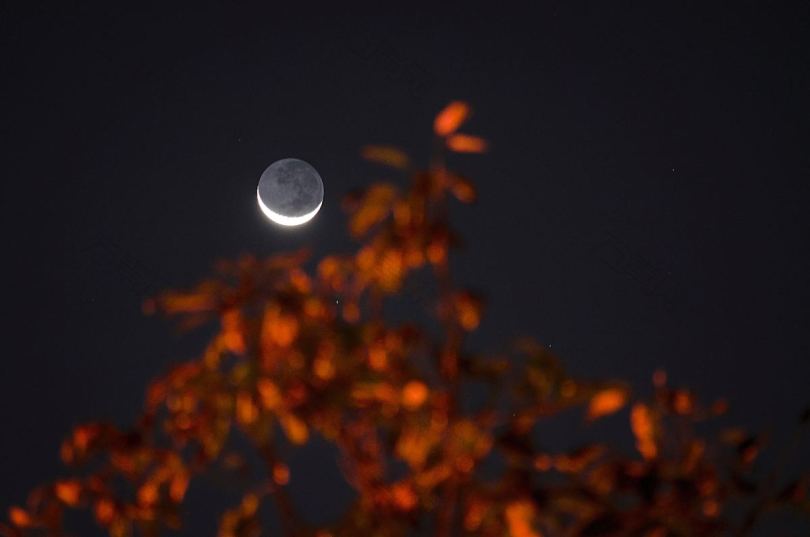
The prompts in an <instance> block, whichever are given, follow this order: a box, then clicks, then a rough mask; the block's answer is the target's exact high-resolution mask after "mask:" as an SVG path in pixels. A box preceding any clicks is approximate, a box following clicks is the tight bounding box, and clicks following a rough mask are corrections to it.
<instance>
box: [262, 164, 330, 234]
mask: <svg viewBox="0 0 810 537" xmlns="http://www.w3.org/2000/svg"><path fill="white" fill-rule="evenodd" d="M256 199H257V200H258V202H259V208H260V209H261V210H262V212H263V213H264V215H265V216H267V218H269V219H270V220H272V221H273V222H275V223H277V224H281V225H282V226H300V225H301V224H305V223H307V222H309V221H310V220H312V218H313V217H314V216H315V215H316V214H318V211H320V210H321V205H323V180H321V176H320V175H318V172H317V171H316V170H315V168H313V167H312V166H311V165H310V164H308V163H307V162H304V161H303V160H299V159H297V158H285V159H281V160H277V161H276V162H274V163H272V164H271V165H270V166H268V167H267V169H266V170H264V172H263V173H262V176H261V178H259V186H258V187H257V188H256Z"/></svg>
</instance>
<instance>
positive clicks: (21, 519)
mask: <svg viewBox="0 0 810 537" xmlns="http://www.w3.org/2000/svg"><path fill="white" fill-rule="evenodd" d="M8 517H9V519H10V520H11V522H12V524H14V525H15V526H17V527H18V528H27V527H29V526H31V524H33V520H32V519H31V515H29V514H28V512H27V511H25V509H22V508H20V507H17V506H16V505H15V506H13V507H11V508H10V509H9V510H8Z"/></svg>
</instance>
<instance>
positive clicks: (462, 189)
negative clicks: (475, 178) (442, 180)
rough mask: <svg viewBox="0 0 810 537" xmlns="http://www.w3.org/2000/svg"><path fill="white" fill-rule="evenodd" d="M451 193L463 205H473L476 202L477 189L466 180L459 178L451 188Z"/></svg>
mask: <svg viewBox="0 0 810 537" xmlns="http://www.w3.org/2000/svg"><path fill="white" fill-rule="evenodd" d="M450 191H451V192H452V193H453V195H454V196H455V197H456V199H458V200H459V201H460V202H462V203H472V202H474V201H475V197H476V193H475V187H474V186H473V185H472V183H471V182H469V181H468V180H466V179H462V178H460V177H457V178H456V179H455V180H454V181H453V183H452V184H451V186H450Z"/></svg>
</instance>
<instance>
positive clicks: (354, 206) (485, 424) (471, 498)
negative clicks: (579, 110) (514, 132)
mask: <svg viewBox="0 0 810 537" xmlns="http://www.w3.org/2000/svg"><path fill="white" fill-rule="evenodd" d="M469 113H470V111H469V108H468V106H467V105H466V104H465V103H462V102H453V103H451V104H450V105H448V106H447V107H446V108H445V109H444V110H443V111H441V112H440V113H439V115H438V116H437V117H436V120H435V124H434V132H435V138H436V152H435V155H434V157H433V160H432V162H431V163H430V165H429V167H428V168H427V169H424V170H422V169H417V168H414V167H413V165H412V163H411V161H410V159H409V157H408V156H407V155H406V154H405V153H404V152H402V151H401V150H399V149H397V148H393V147H387V146H369V147H366V148H364V149H363V156H364V157H365V158H366V159H369V160H371V161H376V162H378V163H382V164H384V165H387V166H390V167H393V168H395V169H397V170H399V171H401V172H402V174H403V175H404V176H406V177H408V178H409V182H408V183H407V186H405V187H401V186H396V185H394V184H390V183H380V184H375V185H373V186H371V187H369V188H366V189H363V190H362V191H358V192H355V193H353V194H351V195H349V196H348V197H347V198H346V202H345V207H346V210H347V212H348V214H349V222H348V227H349V231H350V233H351V235H352V236H353V237H355V238H356V239H358V240H359V248H358V250H357V251H356V253H354V254H351V255H331V256H328V257H325V258H323V259H321V260H320V261H319V262H318V263H317V269H316V270H314V271H312V273H309V272H307V270H305V265H306V263H307V261H308V255H307V254H306V252H296V253H291V254H283V255H276V256H273V257H270V258H268V259H263V260H259V259H255V258H253V257H243V258H241V259H238V260H236V261H233V262H222V263H221V264H219V266H217V267H216V274H215V275H214V276H213V277H211V278H209V279H207V280H205V281H202V282H201V283H200V284H198V285H197V286H196V287H194V288H193V289H191V290H189V291H186V292H167V293H165V294H162V295H160V296H158V297H156V298H154V299H152V300H149V301H147V303H146V304H145V309H146V310H147V312H150V313H162V314H165V315H167V316H171V317H173V318H176V319H178V321H179V323H180V325H181V326H182V327H184V328H193V327H198V326H201V325H205V324H209V325H210V324H214V323H215V324H216V326H217V329H216V333H215V335H214V336H213V337H212V339H211V340H210V343H209V344H208V345H207V347H206V348H205V350H204V352H202V355H201V356H200V357H199V358H198V359H195V360H192V361H189V362H186V363H183V364H181V365H179V366H177V367H175V368H174V369H172V370H171V371H170V372H168V374H166V375H165V376H162V377H160V378H158V379H157V380H155V381H154V382H153V383H152V384H151V385H150V386H149V387H148V390H147V392H146V401H145V405H144V410H143V413H142V415H141V417H140V419H139V420H138V421H137V423H136V424H135V425H134V426H133V427H132V428H131V429H128V430H120V429H119V428H116V427H114V426H112V425H107V424H103V423H89V424H86V425H82V426H79V427H77V428H76V429H75V430H74V431H73V432H72V433H71V434H70V435H69V436H68V438H67V439H66V440H65V441H64V443H63V444H62V447H61V457H62V459H63V461H64V462H65V464H66V465H68V466H69V467H70V469H71V471H72V472H73V473H72V477H69V478H64V479H59V480H57V481H55V482H54V483H51V484H47V485H44V486H41V487H39V488H37V489H36V490H34V491H33V492H32V493H31V494H30V496H29V498H28V501H27V503H26V504H25V505H24V506H15V507H11V509H10V510H9V513H8V518H9V520H8V522H7V523H6V524H4V525H2V526H0V534H3V535H6V536H9V537H17V536H24V535H39V534H42V535H62V534H63V533H64V531H66V530H64V528H63V513H64V511H65V510H66V509H89V510H91V511H92V513H93V516H94V518H95V520H96V521H97V522H98V524H99V525H101V526H102V527H104V528H106V529H107V531H108V532H109V534H110V535H111V536H114V537H124V536H128V535H132V534H134V533H139V534H142V535H147V536H152V535H159V534H161V533H162V532H163V530H165V529H167V528H171V529H177V528H180V527H182V526H181V525H182V520H181V517H180V509H179V507H180V505H181V504H182V502H183V500H184V497H185V495H186V490H187V488H188V487H189V486H194V482H195V478H197V477H198V476H200V475H203V474H205V473H209V472H213V471H215V470H216V469H218V468H221V467H225V466H228V465H229V464H232V463H233V461H235V460H237V461H238V460H239V459H238V456H239V455H240V454H239V453H238V452H236V453H235V452H234V448H233V447H232V443H231V442H230V440H232V439H233V438H234V437H235V436H239V437H241V438H242V439H246V440H247V444H249V446H250V450H251V451H252V453H253V455H254V456H255V455H258V457H260V459H261V460H262V461H263V464H264V465H265V467H266V468H265V471H263V472H262V473H261V477H260V478H258V479H256V481H255V482H253V483H250V484H249V485H247V486H246V487H245V490H244V496H243V498H242V500H241V502H240V503H239V504H238V505H235V506H231V507H229V508H226V509H225V510H224V512H223V513H222V515H221V517H220V526H219V530H218V535H219V536H220V537H236V536H240V537H243V536H254V535H259V534H260V533H261V528H262V522H261V521H260V519H259V507H260V505H261V504H263V503H265V502H267V503H271V504H272V505H274V507H275V510H276V511H277V513H278V517H279V519H280V520H281V524H282V528H283V533H284V535H289V536H299V535H310V536H319V537H326V536H335V537H337V536H351V537H357V536H372V535H379V536H398V535H408V534H430V535H438V536H455V535H492V536H511V537H537V536H594V535H634V536H635V535H638V536H647V537H663V536H667V535H682V536H694V535H746V534H748V533H750V531H752V529H753V528H754V527H755V525H756V524H757V523H758V522H759V521H760V519H761V518H762V517H763V515H764V514H766V513H768V512H770V511H772V510H774V509H795V510H797V511H798V512H804V513H805V514H806V513H808V512H810V501H809V500H808V497H807V487H808V478H807V477H806V476H805V477H802V478H794V479H791V478H790V476H781V475H765V477H761V472H756V471H754V468H755V461H756V460H757V458H758V455H759V453H760V449H761V447H762V445H763V440H762V438H761V437H759V436H756V435H751V434H747V433H745V432H743V431H741V430H737V429H733V430H723V431H721V432H719V433H717V434H714V433H712V434H706V433H702V432H701V431H702V430H704V429H705V428H703V427H702V423H703V422H707V421H710V420H712V419H714V418H715V417H717V416H719V415H721V414H723V413H724V412H725V411H726V405H725V404H724V403H723V402H722V401H718V402H713V403H710V404H705V403H702V402H701V401H699V400H698V399H697V398H696V397H695V395H694V394H693V393H692V392H690V391H688V390H684V389H678V388H674V387H671V386H670V385H668V383H667V378H666V375H665V374H664V373H663V372H657V373H655V375H654V376H653V395H652V396H651V397H650V398H646V399H645V398H639V397H636V396H634V395H633V394H632V393H631V392H630V390H629V388H628V387H627V385H626V384H624V383H621V382H615V381H593V380H588V379H581V378H575V377H574V376H571V375H569V374H568V373H566V371H565V370H564V369H563V366H562V364H561V363H560V361H559V360H558V359H557V357H556V356H554V355H553V354H552V353H551V352H550V351H549V350H548V348H546V347H545V346H542V345H540V344H537V343H535V342H533V341H531V340H524V341H520V342H518V343H517V344H516V345H514V347H513V348H511V349H509V350H508V351H505V352H503V353H502V354H500V355H498V356H487V355H482V354H478V353H476V352H474V351H473V350H471V349H469V348H467V346H466V345H465V338H466V336H467V335H468V334H469V333H470V332H472V331H474V330H476V328H477V326H478V324H479V321H480V319H481V315H482V308H483V301H482V298H481V296H479V295H478V294H477V293H475V292H473V291H472V290H469V289H464V288H462V287H459V286H458V285H457V284H456V283H455V282H454V281H453V279H452V276H451V270H450V262H449V253H450V252H451V250H452V249H453V247H454V246H455V245H457V244H458V242H459V240H458V235H457V233H456V232H455V231H454V230H453V228H452V227H451V225H450V222H449V221H448V210H447V208H448V204H450V203H455V202H456V201H459V202H462V203H470V202H472V201H474V199H475V189H474V187H473V185H472V183H471V182H470V181H469V180H468V179H467V178H465V177H462V176H461V175H459V174H457V173H454V172H452V171H451V170H449V169H448V168H447V166H446V165H445V157H446V155H447V154H448V152H456V153H464V152H483V151H485V149H486V143H485V141H484V140H482V139H481V138H478V137H475V136H471V135H468V134H461V133H459V132H458V128H459V127H460V126H461V125H462V124H463V123H464V122H465V120H466V119H467V118H468V116H469ZM417 272H418V273H421V274H423V275H429V276H430V278H431V282H432V283H431V284H429V285H428V284H426V289H427V288H430V289H431V292H432V293H433V297H432V298H431V299H430V300H426V301H425V303H424V305H425V306H426V309H427V310H428V314H429V316H427V317H426V319H423V320H422V322H421V323H419V322H416V320H414V321H413V322H408V323H398V324H393V323H391V322H389V321H387V320H386V315H385V304H386V303H387V302H388V301H390V300H395V299H396V298H397V297H399V296H401V295H402V294H403V293H407V292H406V291H404V290H403V286H404V285H405V283H406V281H407V280H408V278H410V277H413V276H414V274H415V273H417ZM422 277H424V276H422ZM433 291H435V292H433ZM472 383H476V384H477V385H479V386H484V387H485V389H482V390H478V392H476V395H471V394H470V392H469V386H470V385H471V384H472ZM468 401H477V403H476V404H474V405H472V406H473V407H474V408H473V409H470V408H467V407H469V406H470V405H465V404H462V403H464V402H468ZM571 411H573V412H575V413H577V415H579V416H584V420H585V422H586V423H590V422H594V421H596V420H600V419H602V418H604V417H605V416H608V415H611V414H615V413H618V412H620V411H622V412H624V411H627V414H628V415H629V430H628V433H627V434H628V437H630V436H632V438H633V439H634V441H635V446H636V452H634V453H623V452H622V451H621V450H620V449H616V448H611V447H610V446H608V445H605V444H604V443H599V442H594V443H589V444H585V445H581V446H578V447H574V448H572V449H571V450H570V451H561V452H549V451H548V450H546V449H545V448H543V447H542V445H541V442H539V441H538V440H537V433H538V431H540V432H541V434H542V430H543V428H544V427H545V426H546V423H547V422H548V421H549V419H550V418H552V417H554V416H557V415H559V414H562V413H566V414H570V412H571ZM808 418H809V414H808V412H805V414H804V415H803V416H802V417H801V419H800V420H799V424H798V426H799V427H801V426H803V425H805V424H806V423H807V422H808V421H810V420H809V419H808ZM614 419H616V418H614ZM714 429H715V430H716V429H717V428H714ZM709 430H712V428H711V427H710V428H709ZM313 434H317V435H319V436H321V437H323V438H325V439H326V440H328V441H329V442H331V443H333V444H334V445H335V446H336V447H337V448H338V449H339V452H340V454H341V457H340V460H339V461H335V462H336V464H339V465H340V468H341V469H342V471H343V473H344V475H345V478H346V480H347V481H348V482H349V483H350V484H351V486H352V487H353V488H354V490H355V491H356V497H355V499H354V501H353V503H352V504H351V507H350V508H349V509H348V510H347V511H346V512H345V513H344V514H343V516H342V517H341V518H340V520H338V521H337V522H335V523H334V524H332V525H330V526H329V527H317V526H315V525H314V524H312V523H311V522H310V521H308V520H307V517H306V513H304V512H301V511H300V510H299V506H297V505H295V503H294V502H293V501H292V500H291V499H290V497H289V496H288V493H287V491H286V485H287V483H288V482H289V481H290V479H295V475H292V476H291V475H290V470H289V467H288V466H287V463H286V462H285V460H283V458H282V457H281V456H280V455H279V453H281V452H282V450H281V449H280V446H284V447H285V449H286V448H287V447H289V446H294V447H295V446H302V445H304V444H306V443H307V442H309V441H310V440H311V437H312V435H313ZM242 445H245V443H244V442H243V443H242ZM212 532H213V530H212Z"/></svg>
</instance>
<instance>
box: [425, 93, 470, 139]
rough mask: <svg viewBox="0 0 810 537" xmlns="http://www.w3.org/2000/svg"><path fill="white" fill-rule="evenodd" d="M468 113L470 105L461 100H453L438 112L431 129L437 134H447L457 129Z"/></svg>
mask: <svg viewBox="0 0 810 537" xmlns="http://www.w3.org/2000/svg"><path fill="white" fill-rule="evenodd" d="M469 115H470V107H469V106H467V103H464V102H462V101H453V102H451V103H450V104H448V105H447V106H446V107H444V109H443V110H442V111H441V112H439V114H438V115H437V116H436V119H435V120H434V121H433V131H434V132H435V133H436V134H438V135H439V136H447V135H448V134H452V133H454V132H455V131H456V129H458V128H459V127H460V126H461V124H462V123H464V121H465V120H466V119H467V117H468V116H469Z"/></svg>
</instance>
